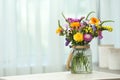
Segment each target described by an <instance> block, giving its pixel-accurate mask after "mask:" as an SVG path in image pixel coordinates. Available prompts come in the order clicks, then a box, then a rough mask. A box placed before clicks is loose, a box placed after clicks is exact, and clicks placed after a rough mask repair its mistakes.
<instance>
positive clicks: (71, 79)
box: [0, 71, 120, 80]
mask: <svg viewBox="0 0 120 80" xmlns="http://www.w3.org/2000/svg"><path fill="white" fill-rule="evenodd" d="M113 78H119V79H118V80H120V75H119V74H112V73H105V72H96V71H94V72H93V73H92V74H71V73H70V72H55V73H41V74H31V75H19V76H6V77H0V80H99V79H113Z"/></svg>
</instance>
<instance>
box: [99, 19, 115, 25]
mask: <svg viewBox="0 0 120 80" xmlns="http://www.w3.org/2000/svg"><path fill="white" fill-rule="evenodd" d="M106 22H114V21H112V20H105V21H102V22H101V24H100V26H102V24H104V23H106Z"/></svg>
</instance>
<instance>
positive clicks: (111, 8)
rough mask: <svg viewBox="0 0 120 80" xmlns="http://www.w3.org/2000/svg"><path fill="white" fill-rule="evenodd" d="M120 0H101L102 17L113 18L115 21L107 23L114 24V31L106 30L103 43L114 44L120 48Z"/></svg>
mask: <svg viewBox="0 0 120 80" xmlns="http://www.w3.org/2000/svg"><path fill="white" fill-rule="evenodd" d="M119 7H120V0H100V17H101V19H111V20H114V21H115V22H114V23H107V24H109V25H111V26H113V32H112V33H108V32H104V33H103V35H104V38H103V39H102V41H101V44H113V45H114V46H115V47H116V48H120V9H119Z"/></svg>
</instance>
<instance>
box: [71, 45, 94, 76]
mask: <svg viewBox="0 0 120 80" xmlns="http://www.w3.org/2000/svg"><path fill="white" fill-rule="evenodd" d="M72 55H73V56H72V60H71V73H76V74H80V73H91V72H92V53H91V49H90V46H73V52H72Z"/></svg>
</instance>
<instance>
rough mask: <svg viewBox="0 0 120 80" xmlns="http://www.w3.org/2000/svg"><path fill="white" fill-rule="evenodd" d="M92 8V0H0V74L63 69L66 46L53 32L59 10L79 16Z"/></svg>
mask: <svg viewBox="0 0 120 80" xmlns="http://www.w3.org/2000/svg"><path fill="white" fill-rule="evenodd" d="M90 2H92V4H93V5H91V3H90ZM95 8H96V2H95V0H92V1H89V0H75V1H73V0H69V1H68V0H0V76H7V75H17V74H32V73H42V72H53V71H63V70H64V66H65V61H66V58H67V55H68V52H69V49H68V48H66V47H65V46H64V39H63V38H61V37H59V36H57V35H56V34H55V30H56V28H57V20H58V19H61V20H63V18H62V16H61V12H63V13H64V14H65V15H66V16H67V17H79V16H81V15H85V14H87V13H88V12H89V11H91V10H95ZM95 44H96V43H95Z"/></svg>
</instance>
